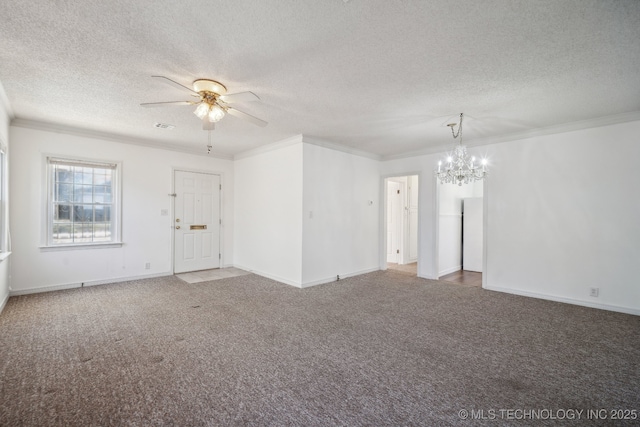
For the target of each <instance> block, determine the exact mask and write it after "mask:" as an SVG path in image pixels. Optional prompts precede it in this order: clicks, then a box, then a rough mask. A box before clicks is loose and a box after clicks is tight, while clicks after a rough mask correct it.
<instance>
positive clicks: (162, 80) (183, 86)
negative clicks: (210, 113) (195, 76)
mask: <svg viewBox="0 0 640 427" xmlns="http://www.w3.org/2000/svg"><path fill="white" fill-rule="evenodd" d="M151 77H153V78H154V79H160V81H161V82H165V83H166V84H168V85H171V86H173V87H177V88H178V89H185V90H188V91H189V92H190V93H193V94H196V95H198V96H200V95H199V94H198V92H196V91H194V90H193V89H191V88H189V87H187V86H185V85H183V84H180V83H178V82H176V81H173V80H171V79H170V78H168V77H165V76H151Z"/></svg>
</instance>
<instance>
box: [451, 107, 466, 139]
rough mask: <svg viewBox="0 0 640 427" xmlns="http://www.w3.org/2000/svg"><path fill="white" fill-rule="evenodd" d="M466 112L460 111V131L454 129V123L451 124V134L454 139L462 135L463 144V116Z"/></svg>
mask: <svg viewBox="0 0 640 427" xmlns="http://www.w3.org/2000/svg"><path fill="white" fill-rule="evenodd" d="M463 114H464V113H460V124H459V125H458V133H455V132H454V131H453V127H454V124H450V125H449V127H450V128H451V135H453V139H456V138H457V137H458V136H459V137H460V144H462V117H463Z"/></svg>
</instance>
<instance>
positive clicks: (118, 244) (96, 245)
mask: <svg viewBox="0 0 640 427" xmlns="http://www.w3.org/2000/svg"><path fill="white" fill-rule="evenodd" d="M122 245H124V243H123V242H109V243H79V244H76V245H55V246H40V250H41V251H43V252H50V251H74V250H77V249H107V248H121V247H122Z"/></svg>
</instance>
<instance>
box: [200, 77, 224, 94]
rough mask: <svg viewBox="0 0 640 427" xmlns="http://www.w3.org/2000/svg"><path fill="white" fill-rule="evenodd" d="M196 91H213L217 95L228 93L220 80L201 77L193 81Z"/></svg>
mask: <svg viewBox="0 0 640 427" xmlns="http://www.w3.org/2000/svg"><path fill="white" fill-rule="evenodd" d="M193 90H194V92H198V93H200V94H201V93H202V92H212V93H215V94H216V95H224V94H225V93H227V88H226V87H225V86H224V85H223V84H222V83H220V82H217V81H215V80H208V79H199V80H196V81H194V82H193Z"/></svg>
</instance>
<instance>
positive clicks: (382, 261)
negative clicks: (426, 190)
mask: <svg viewBox="0 0 640 427" xmlns="http://www.w3.org/2000/svg"><path fill="white" fill-rule="evenodd" d="M406 176H417V177H418V230H417V231H416V232H417V233H418V260H417V277H423V276H421V275H420V266H421V265H422V261H421V258H420V255H421V254H422V244H421V243H420V242H421V235H422V227H423V226H424V224H422V221H421V219H420V215H421V212H422V209H424V200H423V197H421V195H420V193H421V192H422V185H423V180H422V172H420V171H410V172H400V173H393V174H386V175H382V176H380V200H382V203H380V210H379V212H380V219H381V221H380V222H379V224H380V227H379V230H378V238H379V242H380V244H379V247H378V268H379V269H380V270H386V269H387V203H388V201H387V180H388V179H389V178H400V177H406ZM427 278H429V277H427Z"/></svg>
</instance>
